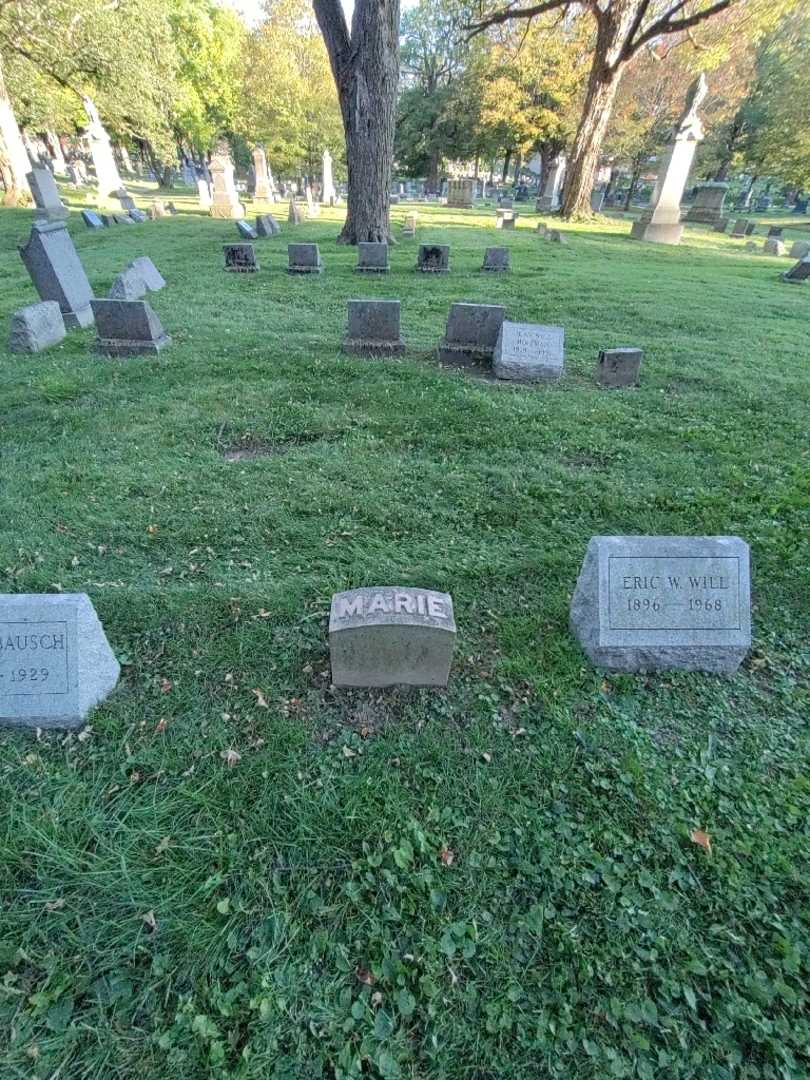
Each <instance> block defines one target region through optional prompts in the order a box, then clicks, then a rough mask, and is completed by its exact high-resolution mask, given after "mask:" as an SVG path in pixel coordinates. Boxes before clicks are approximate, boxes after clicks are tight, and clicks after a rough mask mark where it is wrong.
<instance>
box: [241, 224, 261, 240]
mask: <svg viewBox="0 0 810 1080" xmlns="http://www.w3.org/2000/svg"><path fill="white" fill-rule="evenodd" d="M236 228H237V230H238V232H239V235H240V236H241V237H242V239H243V240H258V239H259V234H258V233H257V232H256V230H255V229H254V228H253V226H252V225H249V224H248V223H247V222H246V221H237V223H236Z"/></svg>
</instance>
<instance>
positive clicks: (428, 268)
mask: <svg viewBox="0 0 810 1080" xmlns="http://www.w3.org/2000/svg"><path fill="white" fill-rule="evenodd" d="M416 269H417V270H419V271H421V273H423V274H447V273H449V272H450V248H449V246H448V245H447V244H420V245H419V254H418V255H417V256H416Z"/></svg>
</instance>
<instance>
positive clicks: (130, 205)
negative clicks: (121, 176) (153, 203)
mask: <svg viewBox="0 0 810 1080" xmlns="http://www.w3.org/2000/svg"><path fill="white" fill-rule="evenodd" d="M115 195H116V198H117V199H118V201H119V202H120V203H121V209H122V210H123V211H124V212H125V213H126V214H129V213H130V212H131V211H132V210H134V209H135V208H136V207H135V200H134V199H133V198H132V196H131V195H130V194H129V192H128V191H127V189H126V188H121V189H120V190H119V191H116V193H115Z"/></svg>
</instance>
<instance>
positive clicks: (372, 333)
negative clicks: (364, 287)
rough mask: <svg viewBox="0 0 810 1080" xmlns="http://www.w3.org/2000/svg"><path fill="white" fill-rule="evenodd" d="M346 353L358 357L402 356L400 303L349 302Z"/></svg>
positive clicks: (380, 301) (403, 345)
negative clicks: (394, 354)
mask: <svg viewBox="0 0 810 1080" xmlns="http://www.w3.org/2000/svg"><path fill="white" fill-rule="evenodd" d="M348 309H349V324H348V329H347V331H346V337H345V338H344V339H343V352H345V353H352V354H354V355H357V356H378V355H385V354H388V355H390V354H393V353H401V352H403V351H404V350H405V343H404V342H403V340H402V337H401V335H400V303H399V300H349V301H348Z"/></svg>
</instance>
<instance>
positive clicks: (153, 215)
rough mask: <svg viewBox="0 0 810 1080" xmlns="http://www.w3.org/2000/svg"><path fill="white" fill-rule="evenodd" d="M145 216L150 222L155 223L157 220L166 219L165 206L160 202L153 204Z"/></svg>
mask: <svg viewBox="0 0 810 1080" xmlns="http://www.w3.org/2000/svg"><path fill="white" fill-rule="evenodd" d="M146 216H147V217H148V218H149V220H150V221H157V219H158V218H164V217H166V206H165V204H164V203H163V202H162V201H161V200H159V199H158V200H157V201H156V202H153V203H152V205H151V206H150V207H149V209H148V210H147V211H146Z"/></svg>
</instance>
